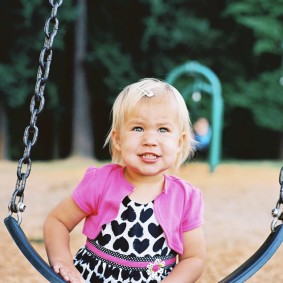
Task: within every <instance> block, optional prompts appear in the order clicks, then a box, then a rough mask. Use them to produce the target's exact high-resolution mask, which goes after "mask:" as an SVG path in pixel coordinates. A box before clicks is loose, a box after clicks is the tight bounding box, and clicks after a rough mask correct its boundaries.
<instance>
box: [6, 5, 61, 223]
mask: <svg viewBox="0 0 283 283" xmlns="http://www.w3.org/2000/svg"><path fill="white" fill-rule="evenodd" d="M49 3H50V5H51V6H52V10H51V15H50V17H49V18H48V19H47V20H46V22H45V26H44V33H45V40H44V46H43V49H42V50H41V52H40V56H39V68H38V72H37V76H36V84H35V89H34V95H33V96H32V98H31V101H30V113H31V118H30V124H29V125H28V126H27V127H26V128H25V131H24V136H23V142H24V145H25V149H24V153H23V156H22V158H20V160H19V163H18V168H17V182H16V186H15V190H14V192H13V194H12V198H11V201H10V203H9V206H8V210H9V214H10V215H12V214H13V213H17V222H18V224H19V225H20V224H21V222H22V212H24V211H25V208H26V205H25V204H24V202H23V201H24V191H25V186H26V181H27V178H28V177H29V174H30V171H31V165H32V162H31V158H30V155H31V149H32V147H33V146H34V145H35V144H36V142H37V139H38V132H39V131H38V127H37V126H36V122H37V117H38V115H39V114H40V113H41V111H42V110H43V108H44V104H45V98H44V90H45V84H46V82H47V80H48V76H49V70H50V64H51V61H52V46H53V41H54V38H55V36H56V34H57V31H58V27H59V21H58V19H57V11H58V8H59V7H60V6H61V5H62V3H63V0H57V1H54V0H49Z"/></svg>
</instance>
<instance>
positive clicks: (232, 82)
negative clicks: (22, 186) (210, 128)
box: [0, 0, 283, 161]
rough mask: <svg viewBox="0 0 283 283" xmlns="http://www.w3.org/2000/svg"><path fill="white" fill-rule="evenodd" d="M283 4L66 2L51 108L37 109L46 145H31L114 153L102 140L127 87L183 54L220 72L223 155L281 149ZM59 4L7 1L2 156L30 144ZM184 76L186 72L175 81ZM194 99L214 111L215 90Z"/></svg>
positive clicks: (63, 152) (37, 154)
mask: <svg viewBox="0 0 283 283" xmlns="http://www.w3.org/2000/svg"><path fill="white" fill-rule="evenodd" d="M282 4H283V2H282V0H274V1H272V2H270V1H266V0H239V1H229V0H217V1H208V0H170V1H165V0H136V1H133V0H115V1H113V0H112V1H110V0H103V1H98V0H91V1H90V0H89V1H86V0H77V1H71V0H64V2H63V5H62V6H61V7H60V8H59V9H58V19H59V22H60V24H59V31H58V34H57V36H56V38H55V41H54V45H53V51H54V53H53V61H52V64H51V71H50V76H49V80H48V83H47V85H46V91H45V98H46V107H45V109H44V111H43V112H42V113H41V114H40V117H39V119H38V127H39V129H40V130H39V143H40V146H35V147H34V149H33V153H32V156H33V159H35V160H52V159H61V158H66V157H70V156H73V155H79V156H88V157H93V158H95V159H97V160H102V161H103V160H107V159H109V158H110V157H109V153H108V149H107V148H104V149H103V144H104V140H105V137H106V135H107V132H108V130H109V126H110V112H111V107H112V103H113V101H114V99H115V97H116V96H117V95H118V93H119V92H120V91H121V90H122V89H123V87H125V86H126V85H127V84H130V83H132V82H135V81H137V80H139V79H140V78H143V77H157V78H160V79H165V78H166V76H167V75H168V74H169V73H170V71H172V69H174V68H175V67H177V66H178V65H180V64H183V63H185V62H186V61H197V62H199V63H200V64H202V65H204V66H206V67H207V68H209V69H210V70H212V71H213V72H214V73H215V74H216V75H217V77H218V78H219V80H220V82H221V86H222V96H223V101H224V116H223V131H222V159H245V160H246V159H249V160H250V159H256V160H259V159H269V160H278V159H281V158H282V157H283V116H282V109H283V66H282V62H283V61H282V59H283V57H282V56H283V25H282V20H283V9H282ZM50 11H51V7H50V5H49V1H47V0H45V1H43V0H14V1H1V2H0V18H1V25H0V35H1V45H0V77H1V79H0V158H1V159H8V160H16V159H18V158H19V156H20V155H21V154H22V151H23V144H22V136H23V131H24V129H25V127H26V126H27V125H28V123H29V120H30V112H29V104H30V99H31V97H32V96H33V93H34V85H35V82H36V73H37V68H38V58H39V52H40V50H41V49H42V47H43V42H44V32H43V27H44V23H45V20H46V19H47V18H48V17H49V16H50ZM187 80H188V77H187V76H183V77H181V78H179V80H178V83H176V85H175V86H176V87H177V88H178V84H180V86H182V85H186V84H187V83H188V82H187ZM179 90H180V91H182V89H179ZM193 104H197V105H195V106H194V105H193ZM188 108H189V109H191V108H193V109H197V111H196V112H197V116H204V117H207V118H208V120H209V119H210V114H211V113H210V111H211V98H210V97H209V96H201V100H200V101H193V100H192V101H191V102H188ZM196 118H197V117H194V116H193V115H192V120H193V121H194V119H196ZM86 141H87V142H86ZM202 157H203V156H202ZM204 158H206V156H204Z"/></svg>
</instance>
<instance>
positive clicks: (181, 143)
mask: <svg viewBox="0 0 283 283" xmlns="http://www.w3.org/2000/svg"><path fill="white" fill-rule="evenodd" d="M185 137H186V133H185V132H182V133H181V135H180V139H179V144H178V147H179V151H178V152H180V151H181V150H182V148H183V145H184V141H185Z"/></svg>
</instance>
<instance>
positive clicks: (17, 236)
mask: <svg viewBox="0 0 283 283" xmlns="http://www.w3.org/2000/svg"><path fill="white" fill-rule="evenodd" d="M62 2H63V0H57V2H56V1H55V0H49V3H50V5H51V6H52V12H51V16H50V18H48V19H47V21H46V23H45V27H44V32H45V42H44V47H43V49H42V51H41V53H40V57H39V69H38V73H37V80H36V85H35V93H34V95H33V97H32V99H31V103H30V112H31V120H30V125H29V126H27V127H26V129H25V131H24V137H23V141H24V145H25V150H24V154H23V157H22V158H21V159H20V160H19V163H18V167H17V182H16V186H15V190H14V192H13V194H12V197H11V201H10V203H9V206H8V210H9V215H8V216H7V217H6V218H5V219H4V223H5V225H6V228H7V230H8V232H9V233H10V235H11V237H12V239H13V240H14V242H15V244H16V245H17V246H18V248H19V249H20V250H21V252H22V253H23V255H24V256H25V257H26V259H27V260H28V261H29V262H30V263H31V264H32V265H33V266H34V268H35V269H36V270H37V271H38V272H39V273H40V274H41V275H42V276H43V277H45V278H46V279H47V280H48V281H49V282H52V283H63V282H65V281H64V280H63V279H62V278H61V277H60V276H59V275H58V274H56V273H55V272H54V271H53V269H52V268H51V267H50V266H49V265H48V264H47V263H46V262H45V261H44V260H43V258H42V257H41V256H40V255H39V254H38V253H37V251H36V250H35V249H34V248H33V247H32V245H31V244H30V242H29V240H28V239H27V237H26V235H25V233H24V231H23V230H22V229H21V227H20V225H21V222H22V213H23V212H24V211H25V208H26V207H25V204H24V202H23V201H24V190H25V185H26V181H27V178H28V177H29V174H30V171H31V165H32V162H31V158H30V153H31V149H32V147H33V145H34V144H35V143H36V142H37V138H38V127H37V126H36V122H37V117H38V114H39V113H40V112H41V111H42V110H43V108H44V102H45V100H44V89H45V84H46V81H47V79H48V75H49V69H50V64H51V60H52V45H53V40H54V37H55V36H56V34H57V30H58V25H59V22H58V19H57V10H58V8H59V7H60V6H61V4H62ZM50 24H53V28H52V30H51V31H49V29H50ZM24 165H25V166H26V169H25V170H24V168H23V166H24ZM279 183H280V197H279V200H278V202H277V204H276V207H275V208H274V209H273V210H272V215H273V218H274V219H273V221H272V223H271V234H270V235H269V237H268V238H267V239H266V241H265V242H264V243H263V244H262V246H261V247H260V248H259V249H258V250H257V251H256V252H255V254H254V255H252V256H251V257H250V258H249V259H248V260H247V261H246V262H244V263H243V264H242V265H241V266H240V267H238V268H237V269H236V270H235V271H234V272H232V273H231V274H230V275H228V276H227V277H226V278H224V279H223V280H221V281H220V282H219V283H228V282H229V283H241V282H245V281H246V280H247V279H248V278H250V277H251V276H253V275H254V274H255V273H256V272H257V271H258V270H259V269H260V268H261V267H262V266H263V265H264V264H265V263H266V262H267V261H268V260H269V259H270V258H271V257H272V255H273V254H274V253H275V252H276V250H277V249H278V248H279V246H280V245H281V243H282V241H283V227H282V225H283V224H282V223H281V224H279V225H277V222H278V220H280V221H282V220H283V212H282V211H281V209H280V206H281V204H283V167H282V168H281V171H280V177H279ZM13 214H16V217H13Z"/></svg>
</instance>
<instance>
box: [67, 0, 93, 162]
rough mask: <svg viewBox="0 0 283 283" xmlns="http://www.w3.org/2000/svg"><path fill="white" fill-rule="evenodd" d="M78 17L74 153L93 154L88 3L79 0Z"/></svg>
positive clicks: (75, 45) (75, 38)
mask: <svg viewBox="0 0 283 283" xmlns="http://www.w3.org/2000/svg"><path fill="white" fill-rule="evenodd" d="M77 9H78V14H77V19H76V22H75V33H74V40H75V42H74V93H73V98H74V99H73V133H72V141H73V144H72V154H73V155H78V156H84V157H92V156H93V148H94V144H93V143H94V140H93V134H92V124H91V119H90V103H89V99H90V97H89V92H88V86H87V76H86V64H85V58H86V52H87V49H86V48H87V3H86V0H78V1H77Z"/></svg>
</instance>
